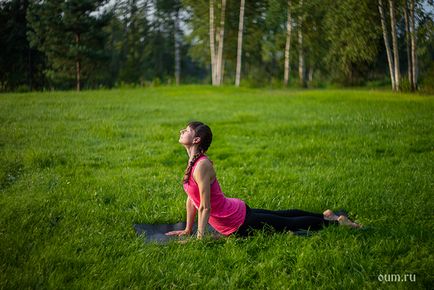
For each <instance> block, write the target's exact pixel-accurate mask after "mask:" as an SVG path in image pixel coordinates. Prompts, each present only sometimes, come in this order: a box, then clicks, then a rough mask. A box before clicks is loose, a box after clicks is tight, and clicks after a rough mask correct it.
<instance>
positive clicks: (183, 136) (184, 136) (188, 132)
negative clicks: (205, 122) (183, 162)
mask: <svg viewBox="0 0 434 290" xmlns="http://www.w3.org/2000/svg"><path fill="white" fill-rule="evenodd" d="M194 135H195V132H194V130H193V129H191V128H190V127H189V126H187V127H186V128H185V129H182V130H180V131H179V143H181V144H183V145H192V144H193V139H194Z"/></svg>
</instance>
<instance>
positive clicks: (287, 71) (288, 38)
mask: <svg viewBox="0 0 434 290" xmlns="http://www.w3.org/2000/svg"><path fill="white" fill-rule="evenodd" d="M290 49H291V0H288V18H287V20H286V44H285V68H284V69H285V71H284V76H283V84H284V85H285V87H287V86H288V82H289V74H290V72H291V70H290V66H289V60H290V59H289V50H290Z"/></svg>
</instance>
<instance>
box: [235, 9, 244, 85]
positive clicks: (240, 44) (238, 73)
mask: <svg viewBox="0 0 434 290" xmlns="http://www.w3.org/2000/svg"><path fill="white" fill-rule="evenodd" d="M244 1H245V0H241V3H240V22H239V24H238V47H237V70H236V72H235V86H237V87H239V86H240V79H241V53H242V51H243V50H242V49H243V30H244Z"/></svg>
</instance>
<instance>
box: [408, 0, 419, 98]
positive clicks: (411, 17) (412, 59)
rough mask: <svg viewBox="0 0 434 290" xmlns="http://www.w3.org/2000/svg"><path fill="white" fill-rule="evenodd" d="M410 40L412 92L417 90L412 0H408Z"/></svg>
mask: <svg viewBox="0 0 434 290" xmlns="http://www.w3.org/2000/svg"><path fill="white" fill-rule="evenodd" d="M410 29H411V33H410V38H411V64H412V76H413V82H412V83H413V88H412V89H413V90H417V73H418V69H417V55H416V48H417V47H416V25H415V18H414V0H410Z"/></svg>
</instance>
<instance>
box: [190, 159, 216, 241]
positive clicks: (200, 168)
mask: <svg viewBox="0 0 434 290" xmlns="http://www.w3.org/2000/svg"><path fill="white" fill-rule="evenodd" d="M212 173H213V168H212V165H211V163H210V162H209V161H207V160H204V161H203V162H200V163H199V164H198V165H197V166H196V170H195V171H194V173H193V178H194V180H195V181H196V183H197V185H198V186H199V192H200V206H199V209H198V213H199V216H198V222H197V223H198V225H197V238H198V239H201V238H202V237H203V235H204V234H205V229H206V225H207V223H208V220H209V215H210V213H211V201H210V196H211V176H212Z"/></svg>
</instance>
